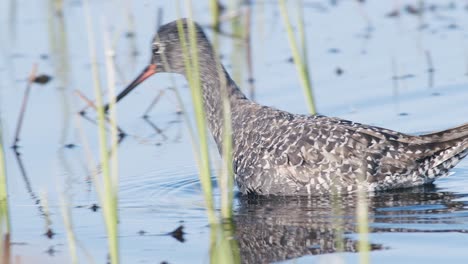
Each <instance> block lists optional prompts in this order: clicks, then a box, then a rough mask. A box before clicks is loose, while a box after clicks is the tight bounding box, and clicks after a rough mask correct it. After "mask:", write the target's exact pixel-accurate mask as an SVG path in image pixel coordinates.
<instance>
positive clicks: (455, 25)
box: [447, 23, 458, 29]
mask: <svg viewBox="0 0 468 264" xmlns="http://www.w3.org/2000/svg"><path fill="white" fill-rule="evenodd" d="M447 28H448V29H457V28H458V25H457V24H455V23H451V24H449V25H448V26H447Z"/></svg>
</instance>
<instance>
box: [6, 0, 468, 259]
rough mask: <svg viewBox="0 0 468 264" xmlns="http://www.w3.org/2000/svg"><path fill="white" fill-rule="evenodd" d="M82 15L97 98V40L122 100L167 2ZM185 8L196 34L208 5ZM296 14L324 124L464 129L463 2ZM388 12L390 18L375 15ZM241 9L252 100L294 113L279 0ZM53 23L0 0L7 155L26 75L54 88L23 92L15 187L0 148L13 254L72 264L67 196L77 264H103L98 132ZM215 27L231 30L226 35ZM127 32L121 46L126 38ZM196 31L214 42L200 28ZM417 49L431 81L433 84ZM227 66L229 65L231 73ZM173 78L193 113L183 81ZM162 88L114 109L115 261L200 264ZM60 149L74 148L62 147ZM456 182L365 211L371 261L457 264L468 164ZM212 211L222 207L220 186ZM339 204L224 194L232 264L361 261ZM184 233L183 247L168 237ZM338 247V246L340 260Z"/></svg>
mask: <svg viewBox="0 0 468 264" xmlns="http://www.w3.org/2000/svg"><path fill="white" fill-rule="evenodd" d="M90 2H92V3H91V10H92V14H93V20H94V26H93V30H94V36H95V44H96V49H97V53H98V63H99V69H100V71H101V76H102V80H103V86H105V68H104V52H103V39H102V32H103V28H109V29H110V35H111V36H112V39H113V43H114V44H115V52H116V65H117V69H118V70H117V77H116V79H117V85H118V87H119V88H120V89H121V88H122V87H124V86H125V85H126V84H127V83H128V82H129V81H130V80H131V79H132V78H134V77H135V76H136V74H138V73H139V72H140V71H141V69H142V68H143V67H144V66H145V64H146V63H147V62H148V60H149V42H150V39H151V37H152V35H153V33H154V31H155V21H156V14H157V9H158V7H161V8H163V10H164V19H163V22H168V21H172V20H174V19H176V18H177V12H176V11H177V10H176V9H175V6H174V4H173V1H143V0H141V1H122V2H119V1H90ZM194 2H195V3H194V13H195V18H196V20H197V21H199V22H200V23H202V24H203V25H208V24H209V21H210V15H209V7H208V4H207V3H205V2H203V1H194ZM292 2H294V1H291V4H290V6H289V9H290V10H291V12H293V10H294V4H293V3H292ZM305 2H306V7H305V9H304V12H305V13H306V16H305V20H306V30H307V41H308V45H307V47H308V55H309V62H310V70H311V76H312V80H313V85H314V93H315V97H316V100H317V107H318V111H319V112H320V113H321V114H326V115H330V116H338V117H341V118H346V119H351V120H354V121H358V122H363V123H368V124H373V125H378V126H383V127H388V128H391V129H396V130H399V131H403V132H407V133H411V134H417V133H422V132H429V131H435V130H441V129H444V128H448V127H451V126H455V125H459V124H461V123H464V122H467V120H468V118H467V117H468V104H467V103H466V102H468V75H467V74H468V48H467V47H468V31H467V29H466V25H468V21H467V20H468V10H467V7H466V5H467V4H466V3H465V2H462V1H439V0H437V1H436V0H434V1H425V2H426V4H427V6H428V9H427V10H426V11H425V12H424V15H423V16H422V17H419V16H414V15H411V14H409V13H408V12H406V11H404V10H405V7H406V5H408V4H411V5H416V2H418V1H377V0H373V1H372V0H369V1H365V3H364V4H359V3H358V1H305ZM332 2H337V4H336V5H333V4H332ZM396 3H399V5H400V6H399V10H401V15H400V16H399V17H396V18H389V17H387V14H389V13H390V12H392V11H393V10H394V9H395V5H396ZM452 3H453V4H452ZM453 5H454V6H453ZM431 6H434V8H432V7H431ZM248 7H250V8H252V21H253V23H252V52H253V61H254V64H253V66H254V69H253V71H254V78H255V86H256V100H257V101H258V102H260V103H262V104H265V105H271V106H275V107H277V108H280V109H284V110H288V111H291V112H295V113H306V112H307V108H306V104H305V101H304V99H303V95H302V91H301V88H300V84H299V81H298V78H297V73H296V70H295V68H294V65H293V64H291V63H289V62H288V59H289V58H290V57H291V55H290V49H289V46H288V42H287V38H286V33H285V31H284V27H283V23H282V20H281V17H280V15H279V13H278V8H277V3H276V1H256V2H255V3H254V4H253V5H251V6H242V8H241V10H242V11H245V9H246V8H248ZM50 10H51V8H50V6H49V1H44V0H42V1H13V0H11V1H1V3H0V14H1V15H0V22H1V23H0V24H1V25H0V36H2V38H1V39H0V111H1V112H0V115H1V118H2V121H3V125H4V128H3V129H4V130H3V131H4V136H5V139H6V144H7V145H8V146H9V144H10V142H11V141H10V140H11V139H13V135H14V129H15V125H16V119H17V116H18V112H19V107H20V103H21V100H22V96H23V92H24V89H25V86H26V78H27V75H28V74H29V72H30V69H31V67H32V65H33V63H37V64H38V68H39V72H40V73H46V74H49V75H51V76H53V78H54V79H53V80H52V81H51V82H50V83H49V84H47V85H45V86H39V85H35V86H34V87H33V89H32V91H31V96H30V100H29V104H28V109H27V112H26V118H25V121H24V126H23V131H22V134H21V141H20V143H19V144H20V146H21V148H20V149H19V151H20V152H21V158H22V162H23V165H24V169H25V171H26V173H27V174H26V177H24V176H23V174H22V173H21V171H20V168H19V166H18V162H17V160H16V158H15V155H14V153H13V152H12V151H11V150H10V149H7V150H6V155H7V157H6V158H7V172H8V187H9V193H10V203H11V206H10V207H11V218H12V228H13V230H12V240H13V242H14V244H13V246H12V250H13V256H17V257H19V258H20V259H21V263H68V262H70V258H69V251H68V247H67V245H68V242H67V237H66V231H65V228H64V224H63V219H62V214H63V209H62V207H61V204H62V200H63V199H67V200H68V206H69V208H70V210H71V213H72V220H73V226H74V231H75V233H76V236H77V240H78V252H79V259H80V263H92V262H95V263H104V261H105V260H106V255H107V248H106V245H107V244H106V243H107V241H106V237H105V236H106V234H105V228H104V226H103V221H102V216H101V210H100V209H98V210H97V212H93V210H92V209H90V208H91V207H92V206H93V205H94V204H98V203H99V201H98V199H97V195H96V192H95V188H94V186H93V184H92V183H91V181H90V170H92V169H94V167H93V166H92V165H91V164H92V163H93V162H94V163H95V164H97V157H98V138H97V131H96V128H95V125H94V124H92V123H90V122H88V121H86V120H85V119H83V118H81V117H79V116H77V115H76V113H77V112H78V111H79V110H81V109H82V108H83V107H84V106H85V102H83V101H82V100H81V99H79V98H78V97H77V96H76V94H75V93H74V90H79V91H81V92H82V93H83V94H85V95H86V96H87V97H89V98H94V94H93V88H92V75H91V67H90V62H91V60H90V57H89V54H88V46H87V45H88V44H87V33H86V24H85V18H84V15H83V3H82V1H77V0H68V1H64V9H63V10H64V12H63V18H60V17H59V16H56V15H54V13H53V12H51V11H50ZM431 10H432V11H431ZM292 18H295V16H292ZM103 24H105V25H107V26H103ZM62 25H64V26H62ZM223 29H224V30H225V31H227V32H230V30H231V29H230V27H229V22H226V23H225V25H224V26H223ZM128 31H132V32H134V37H131V38H129V37H126V36H125V35H126V32H128ZM207 33H208V35H209V36H212V34H213V32H212V31H211V30H209V29H207ZM232 42H233V40H232V39H231V38H229V37H225V36H224V37H223V36H221V37H220V44H221V47H222V49H221V52H222V54H223V55H224V56H223V58H224V59H223V63H224V64H225V65H226V66H227V69H228V71H230V72H231V73H235V72H236V71H239V69H240V72H241V77H240V80H241V81H240V82H239V85H240V86H242V87H248V83H247V79H248V76H247V73H246V67H245V60H244V59H243V58H244V56H245V54H244V52H245V51H242V49H240V48H233V43H232ZM426 52H429V53H430V55H431V57H432V61H433V67H434V69H435V71H434V74H433V81H432V82H431V79H430V77H431V76H429V74H428V71H427V69H428V67H429V66H428V64H427V59H426ZM135 53H137V55H136V56H135ZM233 56H234V57H235V58H237V59H239V58H240V59H239V61H240V62H241V64H239V63H238V62H237V64H236V61H231V59H232V57H233ZM337 68H340V69H342V70H343V73H342V74H341V75H337V74H336V69H337ZM394 76H397V77H398V78H397V82H394V80H393V77H394ZM173 77H174V78H175V80H176V83H177V85H178V86H179V90H180V92H181V95H182V98H183V100H184V102H185V105H186V107H187V109H188V110H189V115H191V114H192V111H191V103H190V101H191V100H190V93H189V91H188V89H187V88H186V82H185V80H183V78H181V77H180V76H173ZM170 86H172V82H171V81H170V76H169V75H168V74H160V75H157V76H155V77H152V78H151V79H150V80H148V81H147V82H145V83H144V84H143V85H141V86H140V87H139V88H138V89H137V90H136V91H135V92H133V93H132V94H131V95H129V96H128V97H127V98H125V100H123V101H122V102H121V103H120V104H119V108H118V111H119V118H118V119H119V120H118V122H119V126H121V127H122V128H123V129H124V130H125V132H127V133H128V134H129V136H128V137H127V138H126V139H125V140H124V141H123V142H122V143H121V144H120V146H119V176H120V192H119V216H120V235H121V248H120V252H121V258H122V262H123V263H160V262H162V261H168V262H169V263H208V262H209V261H210V229H209V227H208V225H207V218H206V212H205V210H204V200H203V196H202V193H201V190H200V184H199V182H198V177H197V174H198V172H197V167H196V165H195V161H194V158H193V151H192V147H191V142H190V137H189V135H188V133H187V128H186V125H185V123H184V122H183V121H182V119H181V116H180V115H178V114H177V111H178V109H177V105H176V99H175V96H174V94H173V93H172V92H171V91H170V90H167V87H170ZM161 90H164V91H165V94H164V95H163V96H162V98H161V100H160V101H159V102H158V103H157V104H156V106H155V107H154V109H153V110H152V111H151V112H150V114H149V120H150V121H151V122H153V125H156V126H157V127H158V129H154V127H153V126H152V125H150V124H149V123H148V122H146V121H145V120H144V119H142V118H140V117H141V116H142V115H143V113H144V111H145V110H146V109H147V107H148V105H149V104H150V103H151V101H152V100H153V98H154V97H156V95H157V94H158V93H159V91H161ZM91 112H92V111H91ZM91 117H93V116H92V115H91ZM192 123H193V122H192ZM160 130H162V133H161V131H160ZM83 139H86V140H83ZM65 144H74V145H75V146H76V147H75V148H71V149H68V148H64V147H63V146H64V145H65ZM88 148H89V150H88ZM210 150H211V155H212V157H213V163H212V164H213V171H214V172H215V173H216V172H217V169H218V167H219V155H218V153H217V150H216V148H215V146H214V144H213V143H212V142H211V145H210ZM89 153H90V154H89ZM91 161H93V162H91ZM453 172H454V174H453V175H451V176H449V177H447V178H443V179H440V180H438V181H437V182H436V183H435V186H430V187H428V188H422V189H421V188H420V189H414V190H405V191H396V192H391V193H383V194H377V195H374V196H370V197H369V198H368V204H369V208H368V210H369V224H370V234H369V237H370V242H371V244H372V247H373V249H374V250H373V251H372V252H371V253H370V259H371V262H372V263H440V262H442V261H444V262H447V263H465V262H466V259H468V251H467V250H466V246H467V245H468V234H467V232H468V204H467V203H468V198H467V196H468V160H464V161H462V162H461V163H460V164H459V165H458V166H457V168H456V169H455V170H453ZM215 198H216V200H219V190H218V189H217V188H216V189H215ZM38 199H40V200H42V201H45V200H47V201H48V206H49V211H50V219H51V225H50V228H51V229H52V230H53V232H54V233H55V236H54V237H53V238H52V239H49V238H47V237H46V236H45V235H44V233H45V232H46V230H47V228H48V227H46V220H45V217H44V216H43V212H44V208H43V206H40V205H37V204H36V201H37V200H38ZM340 199H341V200H340V202H339V203H337V204H335V203H333V202H332V199H331V198H330V197H318V198H314V199H306V200H302V199H280V200H260V201H249V200H245V199H242V198H239V197H237V198H236V200H235V213H234V215H235V217H234V219H235V223H236V229H235V230H236V231H235V235H234V237H235V238H236V239H237V241H238V243H239V248H240V254H241V259H242V260H243V262H245V263H262V262H291V263H355V262H358V261H359V259H358V258H359V256H358V254H357V253H355V251H356V247H355V245H356V243H357V240H358V239H359V237H358V235H357V234H356V222H355V209H356V208H355V205H356V198H355V197H353V196H347V197H341V198H340ZM43 203H44V202H42V204H43ZM181 225H183V226H184V232H185V233H186V234H185V236H184V239H185V241H184V242H179V241H178V240H176V239H174V238H173V237H171V236H169V235H167V233H168V232H171V231H172V230H174V229H176V228H177V227H179V226H181ZM340 243H344V245H345V246H344V247H341V248H340V247H339V246H338V245H339V244H340ZM343 251H344V252H343ZM339 252H342V253H339Z"/></svg>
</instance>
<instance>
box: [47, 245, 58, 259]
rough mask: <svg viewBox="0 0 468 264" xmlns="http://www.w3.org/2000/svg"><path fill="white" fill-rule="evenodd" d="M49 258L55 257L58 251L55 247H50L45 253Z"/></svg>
mask: <svg viewBox="0 0 468 264" xmlns="http://www.w3.org/2000/svg"><path fill="white" fill-rule="evenodd" d="M45 253H47V254H48V255H49V256H52V257H53V256H55V253H57V250H55V248H54V247H53V246H50V247H49V249H47V250H46V251H45Z"/></svg>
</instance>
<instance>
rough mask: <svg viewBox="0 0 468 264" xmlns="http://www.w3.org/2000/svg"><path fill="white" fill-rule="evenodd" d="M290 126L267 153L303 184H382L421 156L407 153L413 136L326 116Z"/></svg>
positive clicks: (412, 166) (408, 168)
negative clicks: (362, 182)
mask: <svg viewBox="0 0 468 264" xmlns="http://www.w3.org/2000/svg"><path fill="white" fill-rule="evenodd" d="M292 123H293V125H291V123H290V124H289V125H288V128H287V129H288V130H289V131H283V132H282V133H281V134H284V135H288V136H287V137H284V138H281V139H279V140H277V141H276V145H275V146H274V148H272V151H271V153H270V154H271V156H272V157H275V163H276V165H277V166H279V167H281V168H282V169H283V171H284V174H285V175H286V176H287V177H290V178H291V179H292V180H294V181H295V182H296V183H300V184H303V185H308V184H312V185H313V186H318V187H317V188H322V187H323V188H324V189H326V188H330V186H335V187H337V188H355V186H356V185H357V182H358V181H362V180H365V181H367V182H368V183H372V182H378V181H384V180H385V177H386V176H388V175H392V174H393V175H395V174H398V175H408V174H410V172H412V171H414V170H415V169H416V168H417V165H418V164H417V159H418V157H419V156H423V155H424V154H423V153H422V152H421V153H419V152H417V150H416V149H414V150H412V147H413V146H415V145H414V144H412V143H411V142H412V141H414V139H413V138H416V137H414V136H408V135H405V134H401V133H398V132H395V131H391V130H388V129H381V128H376V127H371V126H365V125H360V124H356V123H353V122H350V121H346V120H341V119H336V118H327V117H319V118H313V119H310V120H309V119H307V120H306V119H300V120H297V121H296V122H292ZM426 154H427V153H426ZM351 190H352V189H348V191H351Z"/></svg>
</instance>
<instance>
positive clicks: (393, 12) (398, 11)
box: [385, 9, 400, 17]
mask: <svg viewBox="0 0 468 264" xmlns="http://www.w3.org/2000/svg"><path fill="white" fill-rule="evenodd" d="M385 16H386V17H399V16H400V10H398V9H395V10H393V11H391V12H390V13H388V14H386V15H385Z"/></svg>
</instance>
